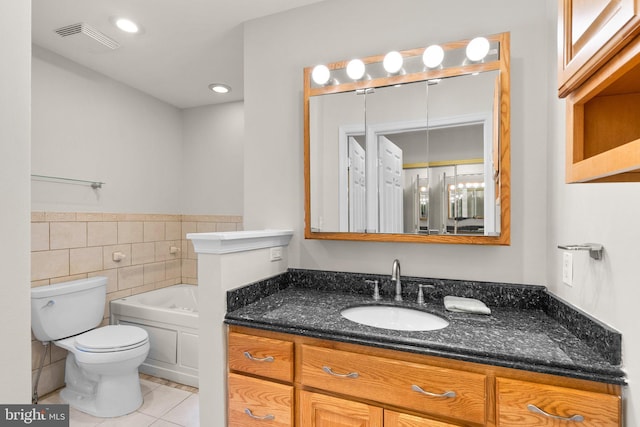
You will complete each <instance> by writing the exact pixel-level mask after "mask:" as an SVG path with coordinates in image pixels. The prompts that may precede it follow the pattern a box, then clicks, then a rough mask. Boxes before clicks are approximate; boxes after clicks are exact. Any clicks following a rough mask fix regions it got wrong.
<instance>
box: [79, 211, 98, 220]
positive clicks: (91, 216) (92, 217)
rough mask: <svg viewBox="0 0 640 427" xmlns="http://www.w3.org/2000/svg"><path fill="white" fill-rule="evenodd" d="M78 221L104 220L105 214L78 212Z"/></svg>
mask: <svg viewBox="0 0 640 427" xmlns="http://www.w3.org/2000/svg"><path fill="white" fill-rule="evenodd" d="M76 221H104V215H103V214H102V213H100V212H77V213H76Z"/></svg>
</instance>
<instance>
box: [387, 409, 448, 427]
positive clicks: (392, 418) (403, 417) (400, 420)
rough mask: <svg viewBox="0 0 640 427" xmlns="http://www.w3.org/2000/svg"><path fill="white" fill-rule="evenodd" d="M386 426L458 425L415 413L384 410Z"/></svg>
mask: <svg viewBox="0 0 640 427" xmlns="http://www.w3.org/2000/svg"><path fill="white" fill-rule="evenodd" d="M384 427H458V426H456V425H455V424H449V423H443V422H441V421H436V420H430V419H428V418H422V417H416V416H415V415H408V414H401V413H400V412H394V411H388V410H385V411H384Z"/></svg>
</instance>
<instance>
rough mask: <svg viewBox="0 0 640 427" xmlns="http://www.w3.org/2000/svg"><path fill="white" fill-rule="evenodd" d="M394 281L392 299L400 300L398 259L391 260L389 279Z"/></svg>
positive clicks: (400, 286) (400, 287)
mask: <svg viewBox="0 0 640 427" xmlns="http://www.w3.org/2000/svg"><path fill="white" fill-rule="evenodd" d="M394 280H395V282H396V297H395V298H394V300H396V301H402V284H401V283H400V261H398V260H397V259H394V260H393V266H392V267H391V281H394Z"/></svg>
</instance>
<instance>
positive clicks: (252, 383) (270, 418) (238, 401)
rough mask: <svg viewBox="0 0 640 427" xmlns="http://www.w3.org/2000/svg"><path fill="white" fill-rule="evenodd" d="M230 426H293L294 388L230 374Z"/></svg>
mask: <svg viewBox="0 0 640 427" xmlns="http://www.w3.org/2000/svg"><path fill="white" fill-rule="evenodd" d="M228 385H229V403H228V405H229V425H230V426H243V427H253V426H267V427H285V426H292V425H293V423H292V420H293V387H292V386H288V385H283V384H277V383H272V382H269V381H264V380H259V379H257V378H252V377H246V376H243V375H238V374H233V373H231V374H229V377H228Z"/></svg>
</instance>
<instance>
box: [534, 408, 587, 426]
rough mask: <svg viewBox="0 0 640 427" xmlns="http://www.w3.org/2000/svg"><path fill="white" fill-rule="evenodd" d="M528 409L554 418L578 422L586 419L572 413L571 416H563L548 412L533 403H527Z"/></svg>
mask: <svg viewBox="0 0 640 427" xmlns="http://www.w3.org/2000/svg"><path fill="white" fill-rule="evenodd" d="M527 409H528V410H530V411H531V412H535V413H536V414H540V415H544V416H545V417H547V418H553V419H554V420H561V421H575V422H577V423H581V422H583V421H584V417H583V416H582V415H572V416H570V417H561V416H558V415H553V414H550V413H548V412H545V411H543V410H542V409H540V408H538V407H537V406H536V405H532V404H531V403H529V404H528V405H527Z"/></svg>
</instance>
